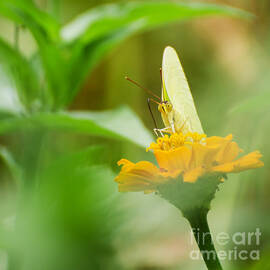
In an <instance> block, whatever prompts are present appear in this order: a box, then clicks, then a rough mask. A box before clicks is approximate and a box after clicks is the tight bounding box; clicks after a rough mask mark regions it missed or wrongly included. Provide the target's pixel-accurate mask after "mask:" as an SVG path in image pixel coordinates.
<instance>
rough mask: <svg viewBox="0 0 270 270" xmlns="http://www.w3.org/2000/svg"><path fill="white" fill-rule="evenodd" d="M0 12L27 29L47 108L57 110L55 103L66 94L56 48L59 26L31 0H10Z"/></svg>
mask: <svg viewBox="0 0 270 270" xmlns="http://www.w3.org/2000/svg"><path fill="white" fill-rule="evenodd" d="M0 13H2V14H3V15H4V16H6V17H8V18H10V19H11V20H14V21H15V22H16V23H18V24H21V25H23V26H25V27H27V28H28V29H29V30H30V31H31V33H32V34H33V36H34V38H35V40H36V41H37V45H38V49H39V50H38V52H37V54H36V55H35V58H36V59H37V60H38V61H36V63H39V64H41V67H42V71H43V72H42V73H43V74H44V76H45V78H44V79H43V81H44V82H43V87H44V89H45V91H44V97H43V100H44V101H45V103H46V105H47V107H49V109H56V108H58V107H59V106H58V104H59V103H60V101H59V100H62V99H63V97H62V95H63V93H66V92H67V85H68V81H67V79H66V78H67V72H66V70H67V63H66V61H65V57H64V54H65V52H64V50H62V49H61V48H60V36H59V29H60V24H59V23H58V22H57V21H56V20H55V19H54V18H53V17H51V16H49V15H48V14H47V13H46V12H43V11H42V10H40V9H38V8H37V7H36V6H35V5H34V4H33V2H32V1H26V0H10V1H4V2H0Z"/></svg>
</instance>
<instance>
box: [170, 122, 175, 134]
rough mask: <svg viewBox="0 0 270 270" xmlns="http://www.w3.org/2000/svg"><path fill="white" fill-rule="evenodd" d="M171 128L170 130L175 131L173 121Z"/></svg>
mask: <svg viewBox="0 0 270 270" xmlns="http://www.w3.org/2000/svg"><path fill="white" fill-rule="evenodd" d="M171 129H172V132H173V133H175V128H174V123H173V122H172V123H171Z"/></svg>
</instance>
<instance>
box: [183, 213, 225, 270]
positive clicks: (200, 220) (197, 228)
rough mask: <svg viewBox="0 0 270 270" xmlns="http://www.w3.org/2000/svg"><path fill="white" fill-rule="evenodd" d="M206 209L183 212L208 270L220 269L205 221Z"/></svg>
mask: <svg viewBox="0 0 270 270" xmlns="http://www.w3.org/2000/svg"><path fill="white" fill-rule="evenodd" d="M207 213H208V209H196V210H192V211H188V212H186V213H184V216H185V217H186V219H187V220H188V221H189V223H190V226H191V228H192V231H193V234H194V237H195V240H196V242H197V244H198V247H199V249H200V252H201V254H202V257H203V259H204V262H205V264H206V266H207V268H208V270H222V267H221V264H220V262H219V259H218V256H217V252H216V250H215V247H214V244H213V241H212V236H211V233H210V230H209V226H208V222H207Z"/></svg>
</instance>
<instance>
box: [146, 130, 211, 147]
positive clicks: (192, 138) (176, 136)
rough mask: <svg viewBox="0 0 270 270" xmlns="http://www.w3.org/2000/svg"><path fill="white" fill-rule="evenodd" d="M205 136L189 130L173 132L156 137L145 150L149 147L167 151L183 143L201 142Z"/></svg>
mask: <svg viewBox="0 0 270 270" xmlns="http://www.w3.org/2000/svg"><path fill="white" fill-rule="evenodd" d="M205 138H206V135H205V134H199V133H197V132H189V133H187V134H185V135H184V134H183V133H173V134H171V136H168V135H165V136H164V137H158V138H157V141H156V143H154V142H153V143H151V145H150V146H149V147H148V148H147V149H146V151H149V150H151V149H152V150H164V151H169V150H173V149H175V148H178V147H181V146H184V145H192V144H193V143H202V144H203V142H204V139H205Z"/></svg>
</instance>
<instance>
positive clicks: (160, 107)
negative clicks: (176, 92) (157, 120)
mask: <svg viewBox="0 0 270 270" xmlns="http://www.w3.org/2000/svg"><path fill="white" fill-rule="evenodd" d="M158 110H159V112H163V111H164V109H163V107H162V104H159V105H158Z"/></svg>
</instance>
